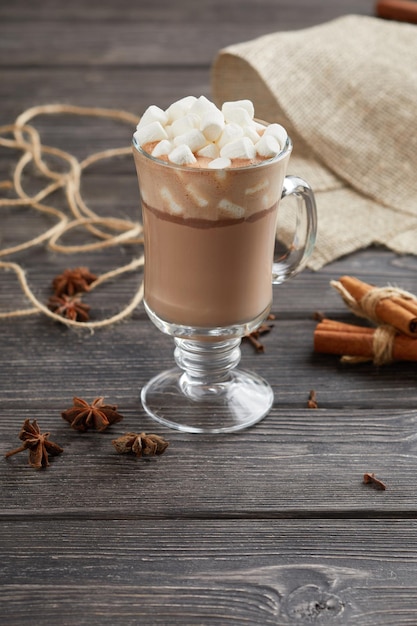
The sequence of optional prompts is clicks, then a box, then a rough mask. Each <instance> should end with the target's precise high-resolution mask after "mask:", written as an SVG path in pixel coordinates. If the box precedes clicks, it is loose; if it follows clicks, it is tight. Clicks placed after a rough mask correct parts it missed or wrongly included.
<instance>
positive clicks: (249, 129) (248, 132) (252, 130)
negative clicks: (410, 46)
mask: <svg viewBox="0 0 417 626" xmlns="http://www.w3.org/2000/svg"><path fill="white" fill-rule="evenodd" d="M243 134H244V135H245V137H249V139H250V140H251V141H252V143H254V144H255V143H257V142H258V141H259V138H260V135H259V133H258V131H257V130H256V126H255V124H254V123H253V122H252V123H251V124H250V125H248V126H245V127H244V129H243Z"/></svg>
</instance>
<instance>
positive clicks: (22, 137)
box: [0, 104, 144, 330]
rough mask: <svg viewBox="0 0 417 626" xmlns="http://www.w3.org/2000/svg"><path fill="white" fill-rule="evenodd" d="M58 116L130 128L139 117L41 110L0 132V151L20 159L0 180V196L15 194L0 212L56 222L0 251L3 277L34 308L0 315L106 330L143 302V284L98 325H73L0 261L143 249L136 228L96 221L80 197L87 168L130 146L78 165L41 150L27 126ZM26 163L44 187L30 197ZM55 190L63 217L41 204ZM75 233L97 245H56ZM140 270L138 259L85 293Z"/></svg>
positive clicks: (0, 201) (59, 107) (0, 202)
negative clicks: (53, 162)
mask: <svg viewBox="0 0 417 626" xmlns="http://www.w3.org/2000/svg"><path fill="white" fill-rule="evenodd" d="M59 114H66V115H68V114H69V115H76V116H87V117H100V118H108V119H112V120H116V121H120V122H123V123H127V124H130V125H131V126H132V127H135V126H136V124H137V123H138V121H139V117H138V116H136V115H133V114H132V113H129V112H127V111H122V110H117V109H102V108H95V107H79V106H73V105H64V104H46V105H40V106H35V107H32V108H30V109H27V110H26V111H24V112H23V113H22V114H21V115H19V116H18V117H17V119H16V121H15V122H14V124H9V125H6V126H1V127H0V146H3V147H5V148H10V149H13V150H19V151H21V153H22V154H21V156H20V158H19V159H18V162H17V164H16V166H15V168H14V171H13V177H12V180H4V181H1V180H0V194H1V192H2V191H7V192H8V193H10V191H14V193H15V195H16V196H17V197H15V198H5V197H1V196H0V209H1V207H16V208H18V207H27V208H30V209H31V210H34V211H37V212H39V213H43V214H46V215H49V216H51V217H52V218H53V219H55V220H56V222H55V224H54V225H53V226H51V227H49V228H47V229H46V230H45V231H43V232H42V233H41V234H39V235H37V236H36V237H33V238H30V239H27V240H26V241H24V242H22V243H20V244H17V245H14V246H11V247H7V248H1V247H0V269H3V270H6V271H7V270H9V271H10V270H11V271H13V272H14V273H15V274H16V276H17V279H18V282H19V284H20V287H21V289H22V291H23V293H24V294H25V296H26V298H27V299H28V300H29V301H30V303H31V304H32V305H33V306H32V307H31V308H26V309H16V310H12V311H7V312H1V313H0V319H1V318H3V319H5V318H13V317H21V316H25V315H34V314H39V313H43V314H44V315H47V316H48V317H50V318H52V319H54V320H56V321H58V322H61V323H62V324H65V325H67V326H77V327H83V328H89V329H91V330H93V329H95V328H100V327H103V326H109V325H111V324H113V323H115V322H118V321H120V320H122V319H124V318H126V317H127V316H128V315H130V314H131V313H132V311H133V310H134V309H135V308H136V307H137V306H138V304H139V303H140V302H141V300H142V298H143V283H142V281H141V282H140V283H139V285H138V287H137V290H136V292H135V293H134V295H133V297H132V298H131V300H130V302H129V303H128V304H127V305H126V306H125V307H124V308H123V309H122V310H121V311H119V312H118V313H117V314H115V315H113V316H111V317H108V318H105V319H103V320H97V321H89V322H78V321H74V320H70V319H67V318H64V317H62V316H60V315H57V314H56V313H54V312H53V311H51V310H49V308H48V307H47V306H46V305H45V304H44V303H42V302H41V301H40V300H38V298H37V297H36V296H35V294H34V293H33V291H32V289H31V287H30V285H29V283H28V281H27V278H26V273H25V270H24V269H23V267H22V265H21V264H20V263H15V262H12V261H10V260H2V259H4V257H10V256H12V255H13V254H16V253H18V252H22V251H25V250H30V249H31V248H34V247H35V246H38V245H41V244H42V245H46V246H47V247H48V248H49V249H51V250H53V251H55V252H57V253H62V254H74V253H80V252H87V251H94V250H101V249H104V248H108V247H110V246H117V245H121V244H123V245H127V244H135V245H137V244H141V243H143V231H142V225H141V224H140V223H139V222H132V221H130V220H127V219H120V218H116V217H101V216H99V215H97V214H96V213H95V212H94V211H93V210H92V209H91V208H89V207H88V206H87V204H86V203H85V201H84V199H83V197H82V195H81V191H80V185H81V179H82V174H83V172H84V170H85V169H86V168H88V167H89V166H90V165H92V164H93V163H96V162H98V161H101V160H104V159H110V158H115V157H119V156H125V155H130V154H131V148H130V146H127V147H121V148H113V149H109V150H104V151H101V152H96V153H94V154H91V155H90V156H88V157H87V158H86V159H84V160H83V161H79V160H78V159H77V158H76V157H75V156H74V155H72V154H70V153H69V152H66V151H64V150H61V149H59V148H56V147H52V146H47V145H45V144H43V143H42V141H41V137H40V134H39V132H38V131H37V130H36V128H35V127H34V126H33V125H32V124H29V122H31V120H33V119H34V118H36V117H37V116H39V115H59ZM45 155H50V156H53V157H55V159H58V161H60V162H61V163H64V164H65V165H66V168H67V169H66V171H65V172H64V173H62V172H58V171H54V170H53V169H51V168H50V167H49V166H48V165H47V163H46V162H45V159H44V157H45ZM30 163H32V164H33V165H34V166H35V167H36V169H37V173H38V174H41V175H42V177H43V178H44V179H45V180H46V181H47V183H46V185H45V186H44V187H43V188H42V189H41V190H40V191H38V192H37V193H36V194H35V195H29V194H28V193H26V191H25V190H24V188H23V183H22V179H23V176H24V173H25V169H26V167H27V166H28V165H29V164H30ZM59 189H61V190H62V191H63V192H64V194H65V198H66V204H67V207H66V208H67V210H66V211H65V210H60V209H57V208H56V207H54V206H51V205H49V204H45V200H46V199H47V198H48V197H49V196H50V195H51V194H52V193H54V192H55V191H57V190H59ZM75 228H78V229H85V230H86V231H88V232H89V233H90V234H91V235H93V236H94V237H95V239H96V241H93V242H92V243H88V244H83V245H72V246H71V245H64V244H63V243H60V241H61V239H62V237H63V236H64V235H65V234H66V233H67V232H69V231H70V230H72V229H75ZM143 264H144V258H143V255H141V256H140V257H138V258H135V259H133V260H132V261H131V262H130V263H128V264H126V265H123V266H121V267H118V268H116V269H114V270H112V271H110V272H107V273H105V274H102V275H100V276H99V277H98V278H97V280H96V281H94V282H93V283H92V284H91V285H90V288H89V290H90V291H91V290H92V289H95V288H96V287H98V286H99V285H101V284H103V283H105V282H106V281H108V280H111V279H113V278H115V277H117V276H119V275H121V274H123V273H125V272H131V271H134V270H137V269H138V268H140V267H143Z"/></svg>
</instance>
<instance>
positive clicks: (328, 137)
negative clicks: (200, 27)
mask: <svg viewBox="0 0 417 626" xmlns="http://www.w3.org/2000/svg"><path fill="white" fill-rule="evenodd" d="M211 78H212V93H213V98H214V100H215V101H216V102H217V103H218V104H221V103H222V102H224V101H226V100H237V99H242V98H250V99H251V100H252V101H253V102H254V104H255V111H256V115H257V117H259V118H261V119H263V120H266V121H268V122H280V123H281V124H283V126H285V127H286V128H287V130H288V132H289V134H290V136H291V138H292V140H293V143H294V153H293V156H292V159H291V162H290V171H289V172H288V173H289V174H297V175H298V176H302V177H303V178H305V179H306V180H307V181H308V182H309V183H310V185H311V186H312V187H313V189H314V191H315V194H316V199H317V208H318V221H319V227H318V237H317V245H316V249H315V251H314V253H313V256H312V258H311V260H310V263H309V266H310V267H311V268H312V269H316V270H317V269H319V268H321V267H322V266H323V265H325V264H326V263H329V262H330V261H333V260H335V259H336V258H338V257H340V256H342V255H345V254H349V253H352V252H354V251H355V250H358V249H360V248H365V247H367V246H370V245H372V244H379V245H384V246H387V247H388V248H390V249H392V250H393V251H395V252H398V253H402V254H417V26H415V25H411V24H404V23H397V22H388V21H384V20H380V19H378V18H373V17H364V16H356V15H348V16H345V17H342V18H338V19H336V20H332V21H331V22H327V23H325V24H321V25H319V26H315V27H312V28H308V29H303V30H299V31H293V32H276V33H272V34H269V35H265V36H263V37H260V38H258V39H255V40H252V41H248V42H243V43H239V44H236V45H232V46H229V47H227V48H225V49H223V50H220V52H219V53H218V55H217V56H216V58H215V59H214V61H213V65H212V77H211Z"/></svg>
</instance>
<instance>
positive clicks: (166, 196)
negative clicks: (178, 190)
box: [159, 187, 184, 215]
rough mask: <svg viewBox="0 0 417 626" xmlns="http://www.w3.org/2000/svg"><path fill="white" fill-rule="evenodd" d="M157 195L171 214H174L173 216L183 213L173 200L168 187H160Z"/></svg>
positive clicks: (181, 208)
mask: <svg viewBox="0 0 417 626" xmlns="http://www.w3.org/2000/svg"><path fill="white" fill-rule="evenodd" d="M159 193H160V195H161V198H162V200H164V202H165V205H167V208H168V209H169V210H170V211H171V213H174V214H175V215H181V214H182V213H184V209H183V207H182V206H181V205H180V204H178V202H176V201H175V200H174V197H173V195H172V193H171V192H170V190H169V189H168V187H162V189H161V190H160V192H159Z"/></svg>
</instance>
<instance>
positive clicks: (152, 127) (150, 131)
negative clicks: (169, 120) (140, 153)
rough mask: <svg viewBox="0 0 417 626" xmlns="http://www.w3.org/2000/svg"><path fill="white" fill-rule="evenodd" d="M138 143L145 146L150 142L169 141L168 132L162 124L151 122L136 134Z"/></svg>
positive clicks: (134, 135)
mask: <svg viewBox="0 0 417 626" xmlns="http://www.w3.org/2000/svg"><path fill="white" fill-rule="evenodd" d="M133 137H134V138H135V140H136V142H137V143H138V144H139V145H140V146H143V144H145V143H149V142H150V141H160V140H161V139H168V135H167V132H166V130H165V129H164V128H163V127H162V126H161V124H160V122H151V123H150V124H146V126H143V127H142V128H139V130H137V131H136V132H135V133H134V134H133Z"/></svg>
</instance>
